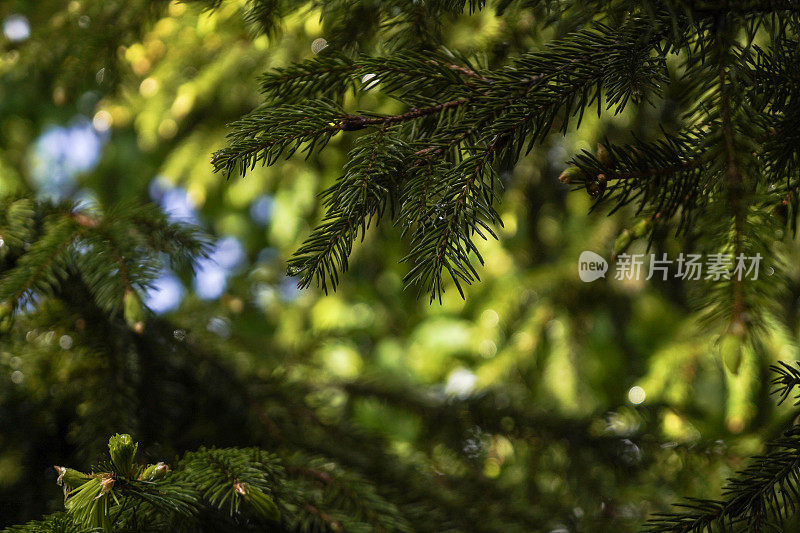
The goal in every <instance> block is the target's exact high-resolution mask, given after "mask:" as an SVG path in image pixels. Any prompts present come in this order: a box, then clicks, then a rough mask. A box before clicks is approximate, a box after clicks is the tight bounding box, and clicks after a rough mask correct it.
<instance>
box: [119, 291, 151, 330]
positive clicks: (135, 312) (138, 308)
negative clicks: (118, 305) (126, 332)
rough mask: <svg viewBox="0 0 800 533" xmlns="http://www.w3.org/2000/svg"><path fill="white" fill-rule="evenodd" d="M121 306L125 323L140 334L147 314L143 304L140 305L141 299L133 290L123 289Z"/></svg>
mask: <svg viewBox="0 0 800 533" xmlns="http://www.w3.org/2000/svg"><path fill="white" fill-rule="evenodd" d="M123 308H124V309H123V314H124V317H125V323H126V324H128V327H129V328H131V329H132V330H133V331H135V332H136V333H138V334H140V335H141V334H142V333H143V332H144V322H145V320H146V318H147V316H146V314H145V310H144V305H142V301H141V300H140V299H139V295H138V294H136V292H135V291H133V290H127V291H125V297H124V301H123Z"/></svg>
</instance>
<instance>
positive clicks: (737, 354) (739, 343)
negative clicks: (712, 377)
mask: <svg viewBox="0 0 800 533" xmlns="http://www.w3.org/2000/svg"><path fill="white" fill-rule="evenodd" d="M744 341H745V327H744V325H743V324H742V323H741V322H739V321H736V322H733V323H732V324H731V325H730V327H729V328H728V331H727V332H725V334H724V335H722V337H721V338H720V340H719V355H720V358H721V359H722V362H723V364H724V365H725V368H727V369H728V370H729V371H730V372H731V373H732V374H738V373H739V367H740V366H741V364H742V352H743V351H744Z"/></svg>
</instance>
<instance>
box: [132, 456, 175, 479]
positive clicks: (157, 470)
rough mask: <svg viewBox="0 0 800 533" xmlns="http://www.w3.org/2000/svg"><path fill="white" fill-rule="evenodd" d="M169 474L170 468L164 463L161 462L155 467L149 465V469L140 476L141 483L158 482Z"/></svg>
mask: <svg viewBox="0 0 800 533" xmlns="http://www.w3.org/2000/svg"><path fill="white" fill-rule="evenodd" d="M167 472H169V467H168V466H167V465H166V464H165V463H163V462H162V461H159V462H158V463H156V464H154V465H148V467H147V468H145V469H144V470H143V471H142V473H141V474H139V481H158V480H159V479H162V478H163V477H164V476H166V475H167Z"/></svg>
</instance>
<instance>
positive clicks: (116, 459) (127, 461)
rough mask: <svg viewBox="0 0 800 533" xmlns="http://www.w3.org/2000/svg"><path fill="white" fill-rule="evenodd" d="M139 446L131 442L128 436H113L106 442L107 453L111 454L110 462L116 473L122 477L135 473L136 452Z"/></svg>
mask: <svg viewBox="0 0 800 533" xmlns="http://www.w3.org/2000/svg"><path fill="white" fill-rule="evenodd" d="M138 447H139V445H138V444H137V443H135V442H133V439H132V438H131V436H130V435H127V434H125V435H120V434H117V435H114V436H113V437H111V438H110V439H109V441H108V451H109V452H110V454H111V462H112V463H113V465H114V468H116V470H117V472H119V473H120V474H122V475H124V476H131V475H132V474H133V472H135V469H136V464H135V462H134V460H135V457H136V450H137V448H138Z"/></svg>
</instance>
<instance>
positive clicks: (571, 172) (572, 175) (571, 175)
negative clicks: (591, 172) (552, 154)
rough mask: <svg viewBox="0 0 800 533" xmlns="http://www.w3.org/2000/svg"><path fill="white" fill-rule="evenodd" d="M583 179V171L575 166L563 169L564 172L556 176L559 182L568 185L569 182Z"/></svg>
mask: <svg viewBox="0 0 800 533" xmlns="http://www.w3.org/2000/svg"><path fill="white" fill-rule="evenodd" d="M583 180H584V173H583V171H582V170H581V169H580V168H578V167H575V166H572V167H567V168H566V169H564V172H562V173H561V175H560V176H558V181H560V182H561V183H563V184H565V185H568V184H570V183H577V182H580V181H583Z"/></svg>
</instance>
